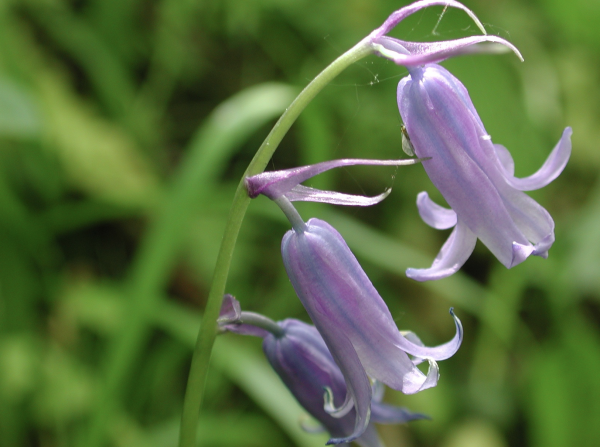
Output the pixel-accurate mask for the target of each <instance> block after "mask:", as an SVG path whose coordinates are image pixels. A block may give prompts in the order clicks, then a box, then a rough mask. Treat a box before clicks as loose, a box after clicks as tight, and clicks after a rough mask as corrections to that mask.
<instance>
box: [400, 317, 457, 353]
mask: <svg viewBox="0 0 600 447" xmlns="http://www.w3.org/2000/svg"><path fill="white" fill-rule="evenodd" d="M450 315H452V318H453V319H454V324H455V325H456V333H455V334H454V337H453V338H452V340H450V341H449V342H447V343H444V344H442V345H439V346H435V347H433V348H428V347H427V346H422V345H420V344H415V343H413V342H411V341H410V340H408V338H405V337H402V336H400V337H399V338H398V339H397V340H395V341H394V342H395V344H396V345H397V346H399V347H400V349H402V350H403V351H404V352H406V353H408V354H410V355H414V356H415V357H419V358H422V359H431V360H445V359H447V358H450V357H452V356H453V355H454V354H455V353H456V351H458V348H459V347H460V344H461V343H462V339H463V327H462V323H461V322H460V320H459V319H458V317H457V316H456V315H454V309H452V308H451V309H450ZM419 341H420V340H419Z"/></svg>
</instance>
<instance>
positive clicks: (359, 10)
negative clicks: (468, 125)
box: [0, 0, 600, 447]
mask: <svg viewBox="0 0 600 447" xmlns="http://www.w3.org/2000/svg"><path fill="white" fill-rule="evenodd" d="M465 3H466V5H467V6H468V7H470V8H471V9H473V11H474V12H475V13H476V14H477V15H478V16H479V17H480V19H481V20H482V22H483V23H484V24H485V25H486V27H487V29H488V32H489V33H491V34H496V35H499V36H501V37H504V38H506V39H508V40H510V41H511V42H513V43H514V44H515V45H516V46H517V47H518V48H519V49H520V50H521V52H522V53H523V56H524V58H525V62H524V63H521V62H519V61H518V60H517V58H516V57H514V55H511V54H506V55H500V56H498V55H496V56H490V55H487V56H468V57H462V58H456V59H453V60H449V61H447V62H445V63H444V66H446V67H447V68H448V69H449V70H450V71H452V73H454V74H455V75H456V76H457V77H458V78H459V79H460V80H461V81H462V82H463V83H464V84H465V85H466V86H467V88H468V89H469V92H470V95H471V98H472V100H473V102H474V103H475V106H476V107H477V108H478V111H479V113H480V115H481V118H482V120H483V122H484V123H485V125H486V127H487V130H488V132H489V133H490V134H491V135H492V136H493V138H494V142H495V143H500V144H503V145H505V146H506V147H508V148H509V150H510V151H511V152H512V154H513V157H514V158H515V161H516V169H517V172H516V173H517V175H521V176H524V175H528V174H531V173H532V172H534V171H535V170H536V169H537V168H538V167H539V166H541V165H542V163H543V161H544V160H545V157H546V156H547V155H548V154H549V152H550V150H551V149H552V147H553V146H554V144H555V143H556V142H557V141H558V139H559V136H560V134H561V132H562V130H563V128H564V127H565V126H567V125H569V126H572V127H573V129H574V134H573V155H572V157H571V161H570V162H569V165H568V166H567V168H566V170H565V171H564V173H563V174H562V175H561V176H560V177H559V178H558V179H557V180H556V181H555V182H554V183H552V184H551V185H549V186H548V187H546V188H544V189H543V190H540V191H534V192H532V193H531V195H532V196H533V197H534V198H535V199H536V200H537V201H539V203H540V204H541V205H542V206H544V207H546V208H547V209H548V210H549V211H550V213H551V214H552V215H553V217H554V219H555V222H556V243H555V244H554V246H553V248H552V250H551V251H550V257H549V259H547V260H543V259H540V258H534V257H532V258H530V259H528V260H527V261H526V262H524V263H523V264H521V265H519V266H517V267H515V268H513V269H511V270H507V269H505V268H504V267H503V266H502V265H500V263H499V262H498V261H497V260H496V259H495V258H493V257H492V256H491V254H490V253H489V251H488V250H487V249H486V248H485V247H484V246H482V245H481V244H479V243H478V246H477V248H476V250H475V253H474V254H473V256H472V257H471V259H470V260H469V261H468V262H467V264H466V265H465V266H464V268H463V269H462V270H461V271H460V272H459V273H458V274H456V275H454V276H453V277H451V278H447V279H444V280H441V281H438V282H430V283H425V284H420V283H416V282H414V281H411V280H409V279H407V278H406V277H405V275H404V269H405V268H406V267H408V266H411V267H426V266H429V265H430V263H431V262H432V260H433V258H434V257H435V255H436V254H437V252H438V250H439V249H440V247H441V245H442V243H443V242H444V240H445V239H446V237H447V234H448V232H445V231H437V230H433V229H431V228H429V227H427V225H425V224H424V223H423V222H422V221H421V220H420V218H419V216H418V213H417V209H416V206H415V199H416V195H417V193H418V192H420V191H422V190H427V191H429V193H430V194H431V195H432V196H433V198H434V199H439V194H438V193H437V192H436V191H435V190H434V188H433V187H432V185H431V184H430V182H429V180H428V179H427V177H426V175H425V173H424V171H423V169H422V168H421V167H419V166H409V167H402V168H398V169H395V168H376V167H354V168H348V169H344V170H336V171H333V172H329V173H326V174H323V175H321V176H320V177H318V178H316V179H314V180H313V181H312V183H311V185H312V186H315V187H322V188H335V189H337V190H341V191H344V192H349V193H367V194H378V193H380V192H381V191H383V190H384V189H385V188H386V187H393V188H394V190H393V192H392V194H391V195H390V197H389V198H388V199H387V200H386V201H385V202H384V203H382V204H380V205H378V206H376V207H373V208H369V209H342V208H339V207H338V208H335V209H334V207H331V206H327V205H315V204H301V205H299V206H298V208H299V210H300V212H301V214H302V215H303V217H305V218H306V219H307V218H309V217H321V218H324V219H326V220H328V221H329V222H330V223H332V224H333V225H334V226H335V227H336V228H338V230H339V231H340V232H341V233H342V234H343V236H344V237H345V238H346V240H347V242H348V244H349V245H350V247H351V248H352V249H353V251H354V252H355V254H356V255H357V257H358V258H359V261H360V262H361V263H362V265H363V267H364V268H365V270H366V271H367V273H368V274H369V275H370V277H371V279H372V281H373V282H374V284H375V286H376V287H377V288H378V290H379V291H380V293H381V295H382V296H383V297H384V299H385V300H386V302H387V303H388V305H389V307H390V310H391V312H392V314H393V315H394V317H395V318H396V319H397V323H398V326H399V327H400V328H401V329H406V330H413V331H415V332H417V333H418V334H419V335H420V337H421V338H422V339H423V341H424V342H425V343H426V344H429V345H435V344H438V343H441V342H443V341H446V340H447V339H449V338H450V337H451V336H452V333H453V330H454V329H453V326H454V325H453V324H452V321H451V319H450V317H449V316H448V308H449V307H450V306H454V307H455V310H456V313H457V315H459V316H460V317H461V319H462V320H463V323H464V327H465V341H464V343H463V346H462V347H461V349H460V351H459V352H458V354H456V355H455V356H454V357H453V358H451V359H449V360H447V361H444V362H442V363H441V364H440V369H441V379H440V383H439V385H438V387H437V388H434V389H431V390H427V391H425V392H423V393H419V394H417V395H414V396H404V395H402V394H400V393H397V392H394V391H388V392H387V394H386V400H387V401H389V402H391V403H395V404H399V405H405V406H408V407H409V408H410V409H412V410H413V411H418V412H421V413H426V414H429V415H430V416H431V417H432V419H433V420H432V421H419V422H416V423H414V424H411V425H408V426H386V427H381V431H380V433H381V435H382V438H383V439H384V440H385V443H386V445H387V446H388V447H394V446H405V447H412V446H415V447H417V446H439V447H458V446H461V447H471V446H473V447H481V446H485V447H505V446H511V447H519V446H532V447H559V446H571V445H573V446H578V447H584V446H596V445H598V443H599V442H600V428H598V427H599V426H598V425H597V421H598V420H600V380H599V378H598V371H600V331H599V323H600V302H599V299H600V274H599V266H600V185H599V184H598V172H599V170H600V151H598V150H597V145H598V142H599V141H600V125H599V124H598V122H599V118H600V93H599V92H600V90H599V88H598V81H600V57H599V56H598V55H599V54H600V27H598V23H599V21H600V3H599V2H597V1H589V0H569V1H567V0H537V1H536V0H527V1H521V0H494V1H490V0H471V1H465ZM404 4H405V3H403V2H400V1H396V0H378V1H374V0H328V1H322V0H221V1H219V0H217V1H201V0H162V1H159V0H153V1H142V0H69V1H68V0H5V1H3V2H1V3H0V446H2V447H12V446H40V447H42V446H43V447H54V446H56V447H66V446H78V447H94V446H97V447H100V446H128V447H131V446H134V447H135V446H145V447H148V446H150V447H163V446H164V447H167V446H173V447H174V446H175V445H176V443H177V433H178V424H179V416H180V412H181V408H182V399H183V393H184V390H185V384H186V380H187V371H188V367H189V362H190V357H191V349H192V347H193V344H194V340H195V337H196V333H197V330H198V327H199V323H200V315H201V311H202V309H203V307H204V304H205V300H206V296H207V293H208V288H209V286H210V281H211V275H212V269H213V265H214V262H215V258H216V253H217V250H218V245H219V241H220V238H221V235H222V231H223V226H224V222H225V219H226V216H227V212H228V209H229V203H230V200H231V198H232V196H233V191H234V188H235V186H236V184H237V182H238V181H239V178H240V176H241V174H242V173H243V171H244V169H245V167H246V165H247V163H248V162H249V160H250V159H251V157H252V155H253V153H254V151H255V150H256V149H257V148H258V146H259V145H260V143H261V141H262V139H263V138H264V137H265V136H266V134H267V132H268V131H269V129H270V127H271V126H272V125H273V123H274V121H275V119H276V118H277V116H279V114H281V112H282V111H283V110H284V109H285V107H287V105H288V104H289V103H290V101H291V100H292V99H293V97H294V96H295V95H296V94H297V93H298V92H299V90H300V89H301V88H302V87H303V86H304V85H306V84H307V83H308V82H309V80H310V79H312V78H313V77H314V76H315V75H316V74H317V73H318V72H319V71H320V70H322V69H323V68H324V67H325V66H326V65H327V64H328V63H329V62H331V61H332V60H333V59H335V58H336V57H337V56H338V55H340V54H341V53H342V52H344V51H345V50H346V49H348V48H350V47H351V46H352V45H354V44H355V43H356V42H358V41H359V40H360V39H361V38H363V37H364V36H365V35H366V34H367V33H369V32H370V31H371V30H372V29H374V28H376V27H377V26H379V25H380V24H381V23H382V22H383V20H384V19H385V18H386V17H387V15H388V14H390V13H391V12H392V11H393V10H395V9H398V8H400V7H401V6H403V5H404ZM442 9H443V8H442V7H434V8H430V9H428V10H425V11H422V12H419V13H417V14H416V15H415V16H413V17H411V18H410V19H407V20H406V21H405V22H404V23H402V24H401V25H400V26H399V27H398V28H397V29H396V30H395V31H394V32H393V35H394V36H396V37H399V38H403V39H406V40H440V39H451V38H458V37H463V36H466V35H471V34H475V33H477V30H476V28H475V27H474V26H473V24H472V23H471V22H470V21H469V20H468V18H467V16H466V15H465V14H464V13H462V12H460V11H457V10H449V11H448V12H447V13H446V14H445V15H444V17H443V19H442V20H441V22H440V24H439V27H438V28H437V30H436V34H435V35H434V34H433V33H432V30H433V29H434V27H435V24H436V22H437V21H438V17H439V14H440V13H441V11H442ZM406 74H407V72H406V70H405V69H403V68H402V67H398V66H395V65H394V64H392V63H390V62H388V61H386V60H383V59H380V58H377V57H375V56H371V57H369V58H366V59H364V60H362V61H361V62H359V63H357V64H355V65H354V66H352V67H350V68H349V69H347V70H346V71H345V72H344V73H343V74H342V75H341V76H340V77H339V78H337V79H336V80H335V81H334V82H333V83H332V84H330V85H329V86H328V87H326V88H325V90H324V91H323V92H322V93H321V94H320V95H319V96H318V97H317V99H316V100H315V101H314V102H313V103H312V104H311V105H310V106H309V107H308V108H307V110H306V111H305V112H304V113H303V114H302V116H301V117H300V119H299V120H298V122H297V123H296V124H295V125H294V127H292V130H291V131H290V133H289V134H288V136H287V137H286V138H285V139H284V141H283V143H282V145H281V147H280V149H279V151H278V152H277V153H276V154H275V157H274V158H273V161H272V162H271V164H270V167H269V169H283V168H286V167H291V166H296V165H299V164H308V163H313V162H318V161H324V160H328V159H332V158H340V157H361V158H368V157H370V158H400V157H404V155H403V153H402V149H401V131H400V125H401V121H400V117H399V114H398V110H397V106H396V103H395V95H396V85H397V83H398V81H399V80H400V79H401V78H402V77H403V76H405V75H406ZM288 226H289V225H288V224H287V223H286V221H285V219H284V218H283V215H282V214H281V213H280V212H279V211H278V210H277V209H276V207H275V205H274V204H273V203H271V202H269V201H268V200H267V199H264V198H259V199H257V200H256V201H254V202H253V203H252V204H251V206H250V209H249V212H248V215H247V218H246V220H245V222H244V225H243V228H242V232H241V234H240V238H239V243H238V246H237V248H236V252H235V256H234V261H233V266H232V270H231V275H230V280H229V287H228V291H229V292H230V293H232V294H234V295H235V296H236V297H237V298H238V299H239V300H240V302H241V303H242V306H243V307H244V308H245V309H247V310H253V311H258V312H262V313H264V314H266V315H268V316H269V317H271V318H273V319H283V318H286V317H296V318H300V319H303V320H306V319H307V316H306V314H305V312H304V310H303V308H302V306H301V304H300V302H299V300H298V299H297V298H296V297H295V296H294V292H293V289H292V287H291V285H290V283H289V281H288V279H287V277H286V275H285V272H284V269H283V265H282V262H281V258H280V255H279V244H280V240H281V237H282V236H283V234H284V232H285V231H286V230H287V229H288ZM301 413H302V412H301V411H300V410H299V409H298V408H297V406H295V405H294V403H293V399H292V398H291V397H290V396H289V394H288V393H287V391H286V390H285V389H283V386H282V385H280V383H279V382H278V380H277V378H276V377H275V378H274V373H272V372H271V371H270V369H269V367H268V365H267V364H266V362H265V360H264V358H263V355H262V351H261V348H260V341H259V340H258V339H247V338H244V337H239V336H235V335H226V336H223V337H220V338H219V339H218V340H217V344H216V346H215V351H214V354H213V360H212V365H211V372H210V374H209V380H208V388H207V398H206V403H205V405H204V407H203V409H202V414H201V415H202V418H201V422H200V431H199V440H201V441H202V443H203V444H202V445H204V446H260V447H262V446H265V447H269V446H282V445H296V446H301V447H309V446H318V445H323V444H324V442H325V440H326V439H327V438H326V436H325V435H317V436H315V435H307V434H303V433H302V432H301V430H300V429H299V425H298V418H299V416H300V414H301Z"/></svg>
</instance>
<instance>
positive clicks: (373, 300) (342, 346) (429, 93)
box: [219, 0, 572, 446]
mask: <svg viewBox="0 0 600 447" xmlns="http://www.w3.org/2000/svg"><path fill="white" fill-rule="evenodd" d="M432 5H444V6H450V7H455V8H459V9H462V10H463V11H465V12H466V13H467V14H468V15H469V16H470V17H471V18H472V19H473V20H474V21H475V23H476V24H477V26H478V27H479V28H480V29H481V30H482V31H483V33H484V34H483V35H480V36H471V37H467V38H463V39H456V40H451V41H445V42H426V43H425V42H407V41H402V40H399V39H395V38H392V37H389V36H387V33H388V32H389V31H390V30H391V29H392V28H393V27H394V26H396V25H397V24H398V23H399V22H400V21H402V20H403V19H404V18H405V17H407V16H409V15H410V14H413V13H415V12H416V11H419V10H420V9H422V8H424V7H427V6H432ZM359 45H364V46H366V47H368V48H369V49H370V51H371V52H372V53H375V54H377V55H379V56H382V57H385V58H387V59H390V60H392V61H394V62H395V63H397V64H399V65H403V66H405V67H407V69H408V72H409V75H408V76H407V77H405V78H404V79H402V80H401V81H400V83H399V85H398V94H397V100H398V107H399V110H400V115H401V117H402V120H403V122H404V126H403V127H402V138H403V141H402V147H403V149H404V151H405V152H406V153H407V154H408V155H411V156H412V155H416V156H417V157H418V158H417V159H409V160H357V159H342V160H332V161H326V162H323V163H318V164H315V165H310V166H304V167H299V168H294V169H289V170H284V171H274V172H265V173H262V174H258V175H255V176H251V177H248V178H246V179H245V186H246V189H247V191H248V195H249V196H250V197H252V198H254V197H257V196H259V195H264V196H266V197H268V198H270V199H271V200H273V201H274V202H275V203H277V205H278V206H279V207H280V208H281V210H282V211H283V212H284V213H285V215H286V216H287V218H288V220H289V221H290V223H291V226H292V229H291V230H290V231H288V232H287V233H286V234H285V235H284V237H283V241H282V245H281V254H282V258H283V264H284V267H285V270H286V272H287V275H288V277H289V279H290V281H291V284H292V286H293V288H294V290H295V292H296V294H297V296H298V298H299V299H300V301H301V302H302V304H303V305H304V307H305V309H306V311H307V313H308V316H309V317H310V319H311V320H312V322H313V324H314V326H311V325H308V324H306V323H303V322H300V321H298V320H294V319H288V320H284V321H281V322H274V321H272V320H269V319H268V318H266V317H264V316H262V315H259V314H254V313H251V312H242V311H241V309H240V306H239V303H238V302H237V300H235V299H234V298H233V297H231V296H226V297H225V300H224V304H223V308H222V311H221V316H220V318H219V328H220V330H221V331H230V332H236V333H241V334H246V335H255V336H259V337H262V338H263V340H264V341H263V349H264V351H265V354H266V356H267V359H268V361H269V363H270V364H271V366H272V367H273V368H274V370H275V371H276V372H277V373H278V375H279V376H280V377H281V379H282V380H283V382H284V383H285V384H286V385H287V387H288V388H289V389H290V391H291V392H292V394H293V395H294V396H295V397H296V399H297V400H298V401H299V402H300V403H301V404H302V405H303V406H304V408H305V409H306V410H307V411H308V412H309V413H310V414H311V415H313V416H314V417H315V418H316V419H318V420H319V421H320V422H321V423H322V424H323V426H324V427H325V429H327V430H328V431H329V433H330V434H331V436H332V438H331V439H330V440H329V443H330V444H341V443H348V442H350V441H353V440H356V441H357V442H359V443H360V444H361V445H364V446H377V445H379V442H378V441H377V436H376V433H375V431H374V429H373V426H372V422H373V421H374V422H388V423H396V422H407V421H409V420H413V419H422V418H423V416H422V415H419V414H413V413H410V412H409V411H408V410H405V409H401V408H395V407H390V406H387V405H385V404H382V403H381V391H380V390H381V387H382V386H383V385H382V384H385V385H387V386H389V387H390V388H393V389H396V390H399V391H401V392H403V393H405V394H413V393H417V392H420V391H422V390H425V389H428V388H432V387H434V386H436V385H437V382H438V379H439V369H438V364H437V362H438V361H441V360H445V359H448V358H449V357H451V356H452V355H454V353H455V352H456V351H457V350H458V348H459V347H460V345H461V342H462V337H463V329H462V325H461V322H460V320H459V319H458V318H457V317H456V316H455V315H454V312H453V310H452V309H450V314H451V316H452V318H453V321H454V324H455V327H456V333H455V335H454V337H453V338H452V339H451V340H450V341H448V342H446V343H444V344H441V345H439V346H436V347H426V346H424V345H423V343H422V342H421V341H420V340H419V338H418V337H417V336H416V335H414V334H413V333H410V332H401V331H399V330H398V328H397V327H396V324H395V323H394V319H393V317H392V315H391V313H390V311H389V309H388V307H387V305H386V304H385V302H384V300H383V299H382V298H381V296H380V295H379V293H378V292H377V290H376V289H375V287H374V286H373V284H372V283H371V281H370V280H369V278H368V277H367V275H366V274H365V272H364V271H363V269H362V267H361V266H360V264H359V263H358V261H357V259H356V258H355V256H354V255H353V254H352V252H351V250H350V248H349V247H348V245H347V244H346V242H345V241H344V239H343V238H342V236H341V235H340V233H338V232H337V231H336V230H335V229H334V228H333V227H332V226H331V225H330V224H328V223H327V222H324V221H322V220H320V219H314V218H313V219H310V220H308V221H306V222H305V221H304V220H303V219H302V218H301V217H300V215H299V214H298V212H297V211H296V209H295V208H294V206H293V204H292V202H294V201H299V200H300V201H314V202H322V203H329V204H335V205H350V206H371V205H375V204H376V203H378V202H380V201H381V200H383V199H385V197H387V195H388V194H389V193H390V191H389V190H388V191H386V192H384V193H383V194H380V195H378V196H375V197H364V196H357V195H349V194H343V193H339V192H334V191H320V190H317V189H314V188H309V187H307V186H303V185H301V183H302V182H304V181H306V180H308V179H309V178H311V177H313V176H315V175H317V174H319V173H321V172H324V171H326V170H328V169H332V168H336V167H342V166H350V165H393V166H399V165H411V164H416V163H422V164H423V167H424V169H425V171H426V173H427V174H428V176H429V177H430V179H431V181H432V183H433V184H434V185H435V186H436V187H437V188H438V189H439V191H440V192H441V194H442V195H443V197H444V198H445V199H446V201H447V202H448V205H450V207H451V209H446V208H443V207H441V206H439V205H437V204H435V203H433V202H432V201H431V200H430V199H429V196H428V195H427V193H426V192H422V193H420V194H419V195H418V198H417V207H418V211H419V213H420V215H421V217H422V219H423V220H424V221H425V222H426V223H427V224H428V225H430V226H432V227H434V228H438V229H449V228H452V227H454V230H453V231H452V233H451V235H450V237H449V239H448V240H447V242H446V243H445V244H444V246H443V247H442V249H441V251H440V254H439V255H438V257H437V258H436V259H435V261H434V262H433V265H432V266H431V268H428V269H408V270H407V276H408V277H410V278H413V279H416V280H418V281H425V280H434V279H441V278H444V277H447V276H449V275H451V274H453V273H455V272H456V271H457V270H458V269H459V268H460V267H461V266H462V265H463V264H464V262H465V261H466V260H467V258H468V257H469V256H470V254H471V252H472V251H473V248H474V246H475V242H476V240H477V239H480V240H481V241H482V242H483V243H484V244H485V245H486V246H487V247H488V248H489V249H490V251H491V252H492V253H493V254H494V255H495V256H496V257H497V258H498V260H499V261H500V262H501V263H502V264H504V265H505V266H506V267H508V268H510V267H513V266H515V265H516V264H518V263H520V262H523V261H524V260H525V259H526V258H527V257H528V256H530V255H536V256H542V257H546V256H547V255H548V250H549V249H550V247H551V245H552V243H553V241H554V223H553V220H552V218H551V217H550V215H549V214H548V212H547V211H546V210H545V209H544V208H542V207H541V206H540V205H539V204H538V203H536V202H535V201H534V200H533V199H531V198H530V197H529V196H527V195H526V194H525V193H524V192H523V191H529V190H534V189H538V188H541V187H543V186H545V185H547V184H548V183H550V182H551V181H552V180H554V179H555V178H556V177H557V176H558V175H559V174H560V172H561V171H562V170H563V169H564V167H565V165H566V163H567V161H568V159H569V156H570V152H571V143H570V136H571V133H572V132H571V129H570V128H566V129H565V131H564V132H563V135H562V137H561V139H560V141H559V142H558V144H557V145H556V147H555V148H554V150H553V151H552V153H551V154H550V156H549V158H548V160H547V161H546V162H545V163H544V165H543V166H542V168H541V169H540V170H539V171H538V172H536V173H535V174H533V175H531V176H529V177H526V178H516V177H515V176H514V163H513V160H512V157H511V156H510V153H509V152H508V150H507V149H506V148H504V147H503V146H500V145H494V144H493V143H492V141H491V137H490V136H489V135H488V134H487V132H486V130H485V128H484V126H483V123H482V122H481V120H480V118H479V116H478V114H477V111H476V110H475V108H474V106H473V103H472V102H471V100H470V98H469V95H468V92H467V90H466V88H465V87H464V86H463V85H462V84H461V83H460V81H459V80H458V79H456V78H455V77H454V76H453V75H452V74H450V73H449V72H448V71H447V70H446V69H444V68H442V67H441V66H440V65H437V62H440V61H442V60H444V59H446V58H448V57H451V56H456V55H461V54H467V53H476V52H498V51H499V50H503V49H509V50H512V51H513V52H514V53H515V54H516V55H517V56H518V57H519V58H521V55H520V53H519V51H518V50H517V49H516V48H515V47H514V46H513V45H512V44H511V43H509V42H507V41H506V40H504V39H502V38H499V37H496V36H488V35H487V34H485V30H484V29H483V26H482V25H481V23H480V22H479V20H478V19H477V18H476V17H475V16H474V14H473V13H472V12H471V11H470V10H468V9H467V8H466V7H465V6H464V5H462V4H461V3H458V2H456V1H453V0H445V1H435V0H421V1H417V2H415V3H413V4H412V5H409V6H406V7H404V8H402V9H400V10H398V11H396V12H394V13H393V14H392V15H391V16H390V17H389V18H388V19H387V20H386V21H385V22H384V24H383V25H382V26H381V27H379V28H377V29H376V30H375V31H373V32H372V33H371V34H370V35H369V36H367V37H366V38H365V39H364V40H363V41H362V42H361V44H359ZM521 59H522V58H521ZM425 361H426V362H427V365H428V370H427V373H424V372H422V371H421V370H420V369H419V368H418V365H419V364H421V363H423V362H425ZM323 390H326V391H325V394H323Z"/></svg>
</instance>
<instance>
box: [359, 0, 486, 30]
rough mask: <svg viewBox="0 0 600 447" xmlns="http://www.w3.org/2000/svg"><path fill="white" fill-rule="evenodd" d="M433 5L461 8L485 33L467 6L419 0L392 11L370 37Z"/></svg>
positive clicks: (457, 3)
mask: <svg viewBox="0 0 600 447" xmlns="http://www.w3.org/2000/svg"><path fill="white" fill-rule="evenodd" d="M435 5H440V6H450V7H452V8H458V9H462V10H463V11H465V12H466V13H467V14H468V15H469V17H471V18H472V19H473V21H474V22H475V24H476V25H477V27H478V28H479V29H480V30H481V32H482V33H483V34H486V32H485V28H484V27H483V25H482V24H481V22H480V21H479V19H478V18H477V16H476V15H475V14H474V13H473V11H471V10H470V9H469V8H467V7H466V6H465V5H463V4H462V3H459V2H457V1H454V0H421V1H417V2H414V3H411V4H410V5H407V6H405V7H403V8H400V9H398V10H397V11H394V12H393V13H392V14H390V16H389V17H388V18H387V19H386V20H385V22H383V25H381V26H380V27H379V28H377V29H376V30H375V31H373V32H372V33H371V36H370V37H372V38H378V37H381V36H383V35H384V34H387V33H389V32H390V31H391V30H392V29H393V28H394V27H395V26H396V25H398V23H400V22H401V21H402V20H404V19H405V18H407V17H408V16H410V15H411V14H414V13H415V12H417V11H419V10H421V9H423V8H427V7H429V6H435Z"/></svg>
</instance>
